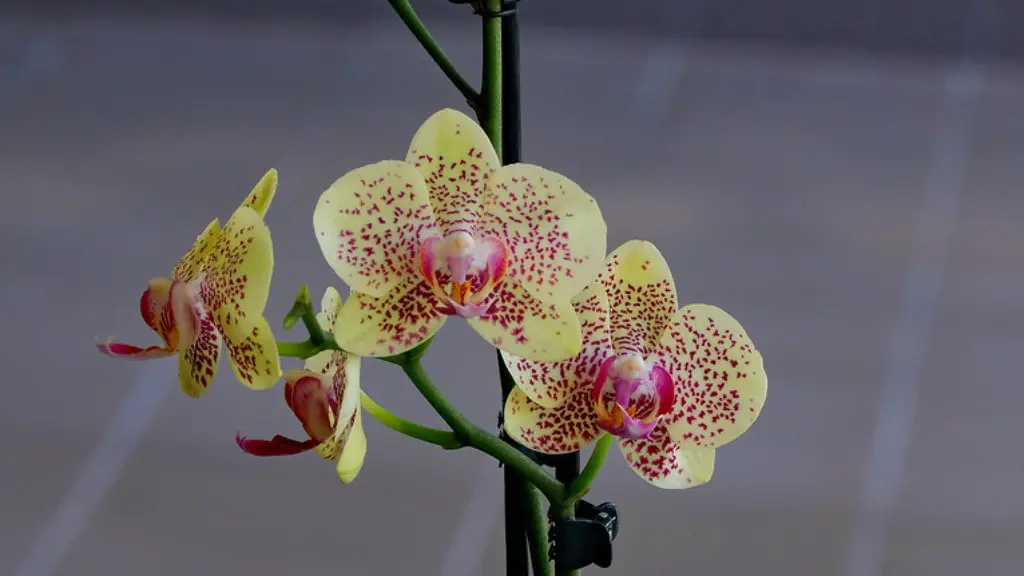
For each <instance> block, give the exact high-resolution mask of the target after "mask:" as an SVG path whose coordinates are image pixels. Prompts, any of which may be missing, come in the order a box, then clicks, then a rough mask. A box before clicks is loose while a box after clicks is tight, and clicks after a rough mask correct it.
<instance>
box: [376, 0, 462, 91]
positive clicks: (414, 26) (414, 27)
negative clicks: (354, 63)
mask: <svg viewBox="0 0 1024 576" xmlns="http://www.w3.org/2000/svg"><path fill="white" fill-rule="evenodd" d="M388 2H389V3H390V4H391V7H392V8H394V9H395V12H396V13H397V14H398V17H399V18H401V19H402V22H404V23H405V25H406V27H408V28H409V31H410V32H412V35H413V36H415V37H416V40H418V41H419V43H420V45H422V46H423V49H424V50H426V51H427V54H428V55H430V58H431V59H433V60H434V63H436V64H437V66H438V68H440V69H441V71H442V72H444V75H445V76H447V77H448V80H450V81H451V83H452V84H453V85H454V86H455V88H456V89H457V90H458V91H459V92H461V93H462V96H463V97H464V98H465V99H466V102H468V103H469V105H470V107H471V108H474V109H476V106H477V104H478V103H479V100H480V94H478V93H477V91H476V90H475V89H473V86H471V85H470V84H469V82H468V81H466V79H465V78H463V77H462V75H461V74H459V71H458V70H457V69H456V68H455V65H454V64H452V61H451V60H450V59H448V55H447V54H445V53H444V50H442V49H441V46H439V45H438V43H437V41H436V40H434V37H433V36H431V35H430V31H429V30H427V27H426V26H424V25H423V22H421V21H420V18H419V16H417V15H416V11H415V10H413V9H412V5H411V4H409V0H388Z"/></svg>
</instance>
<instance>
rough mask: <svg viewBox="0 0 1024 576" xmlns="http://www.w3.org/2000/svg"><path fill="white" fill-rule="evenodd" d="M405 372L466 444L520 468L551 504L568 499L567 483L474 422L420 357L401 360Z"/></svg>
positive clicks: (557, 505)
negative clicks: (441, 387) (444, 391)
mask: <svg viewBox="0 0 1024 576" xmlns="http://www.w3.org/2000/svg"><path fill="white" fill-rule="evenodd" d="M401 366H402V370H403V371H404V372H405V375H406V376H408V377H409V380H410V381H412V383H413V385H414V386H416V389H417V390H419V391H420V394H422V395H423V397H424V398H425V399H426V400H427V402H428V403H429V404H430V405H431V406H432V407H433V408H434V410H435V411H436V412H437V413H438V414H439V415H440V416H441V419H443V420H444V421H445V422H446V423H447V424H448V426H450V427H451V429H452V431H453V432H454V433H455V435H456V436H457V437H458V438H459V439H461V440H462V441H463V442H464V443H465V444H467V445H469V446H472V447H473V448H476V449H477V450H479V451H481V452H483V453H485V454H488V455H490V456H491V457H493V458H495V459H496V460H498V461H500V462H502V463H504V465H505V466H510V467H512V468H514V469H515V470H516V471H517V472H519V473H520V474H521V475H522V476H523V477H524V478H526V480H527V481H529V482H530V483H531V484H533V485H534V486H536V487H537V489H538V490H540V491H541V493H542V494H544V497H545V498H547V499H548V502H550V503H551V505H552V506H556V507H562V506H563V503H564V502H565V486H563V485H562V483H561V482H558V481H557V480H555V479H554V478H552V477H551V476H549V475H548V473H547V472H545V471H544V469H543V468H541V466H540V465H539V464H537V463H536V462H534V461H533V460H530V458H529V457H528V456H526V455H525V454H523V453H522V452H520V451H519V450H516V449H515V448H514V447H513V446H511V445H509V444H507V443H505V442H504V441H502V440H501V439H499V438H498V437H497V436H495V435H493V434H490V433H488V432H487V431H486V430H484V429H483V428H480V427H479V426H477V425H476V424H473V423H472V422H471V421H470V420H469V419H468V418H466V417H465V416H464V415H463V414H462V413H461V412H459V410H458V409H457V408H455V406H454V405H452V403H451V402H450V401H449V400H448V399H447V398H446V397H445V396H444V395H443V394H442V393H441V391H440V390H438V389H437V387H436V386H435V385H434V383H433V382H432V381H431V380H430V376H429V375H428V374H427V371H426V370H424V369H423V365H422V364H420V361H419V359H418V358H410V359H409V360H408V361H406V362H404V363H403V364H401Z"/></svg>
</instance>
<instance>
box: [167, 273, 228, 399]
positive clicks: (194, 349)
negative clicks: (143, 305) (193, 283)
mask: <svg viewBox="0 0 1024 576" xmlns="http://www.w3.org/2000/svg"><path fill="white" fill-rule="evenodd" d="M171 290H172V292H171V294H172V298H173V300H174V303H175V305H174V310H175V316H176V317H177V319H178V322H179V331H180V333H181V334H182V341H181V346H182V349H181V350H180V351H179V353H178V382H179V384H180V385H181V390H182V391H183V392H184V393H185V394H187V395H188V396H191V397H193V398H198V397H200V396H202V395H203V394H205V393H206V390H207V389H208V388H209V387H210V384H212V383H213V379H214V377H216V375H217V364H218V363H219V362H220V350H221V344H222V338H221V335H220V332H219V331H218V330H217V327H216V326H215V325H214V323H213V319H212V318H211V317H210V313H209V312H207V310H206V309H205V308H203V306H202V303H201V302H199V301H198V300H195V299H192V298H190V297H189V295H188V290H189V289H188V287H187V286H186V285H185V284H182V283H180V282H175V283H174V285H173V286H172V288H171Z"/></svg>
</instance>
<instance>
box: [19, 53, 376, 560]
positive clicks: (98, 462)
mask: <svg viewBox="0 0 1024 576" xmlns="http://www.w3.org/2000/svg"><path fill="white" fill-rule="evenodd" d="M34 45H35V43H33V46H34ZM348 69H349V70H353V69H355V70H364V69H365V67H361V66H359V65H358V64H357V65H355V66H350V67H349V68H348ZM333 101H334V100H333V99H331V98H328V99H325V100H324V103H325V104H327V105H329V104H330V103H331V102H333ZM323 109H327V108H315V109H314V110H316V111H315V112H311V113H310V114H309V116H308V117H306V118H304V119H302V120H301V121H300V122H299V126H300V128H299V130H298V131H297V136H296V138H295V139H293V140H292V142H291V143H290V145H289V146H288V147H289V148H294V146H295V145H296V144H297V143H298V142H303V141H306V140H308V139H311V138H314V137H316V136H310V135H311V134H314V133H316V132H320V131H323V130H325V123H324V122H323V118H322V116H319V115H318V114H317V113H318V112H321V111H322V110H323ZM287 156H288V153H287V152H286V153H285V154H284V157H282V158H279V164H281V168H284V167H286V166H289V165H292V164H293V163H291V162H286V161H285V160H289V158H288V157H287ZM298 161H299V162H301V161H302V159H301V158H298ZM226 361H227V360H226V359H222V362H226ZM172 365H173V366H176V362H166V361H160V360H149V361H147V362H146V364H145V365H144V366H143V367H142V368H141V369H140V370H139V374H138V376H137V377H136V379H135V382H134V384H133V385H132V388H131V390H130V391H129V392H128V394H127V396H125V397H124V399H123V400H122V402H121V404H120V406H119V407H118V410H117V413H116V414H115V416H114V419H113V420H112V421H111V422H110V424H109V425H108V426H107V430H106V432H105V434H104V436H103V438H102V440H101V441H100V442H99V444H97V446H96V448H95V449H94V450H93V452H92V453H91V454H90V455H89V458H88V460H87V461H86V464H85V466H84V468H83V469H82V471H81V473H79V475H78V476H77V477H76V478H75V480H74V483H73V484H72V486H71V488H70V489H69V490H68V492H67V493H66V494H65V495H64V498H63V500H61V502H60V503H59V504H58V505H57V507H56V508H55V509H54V512H53V514H52V515H51V516H50V519H49V520H48V521H47V523H46V525H45V526H44V528H43V529H42V531H41V532H40V533H39V535H38V536H37V537H36V539H35V541H34V542H33V544H32V546H31V548H30V549H29V552H28V554H27V555H26V557H25V559H24V560H23V561H22V563H21V565H20V566H19V568H18V569H17V570H16V571H15V576H52V575H53V574H55V573H56V572H57V570H58V569H59V568H60V565H61V563H62V562H63V560H64V559H65V558H66V557H67V555H68V554H69V553H70V552H71V550H72V548H73V546H74V544H75V542H76V541H77V539H78V537H79V536H81V534H82V533H83V532H85V530H86V529H87V528H88V526H89V523H90V521H91V519H92V515H93V514H95V512H96V511H97V510H98V509H99V507H100V505H101V504H102V502H103V500H104V499H105V498H106V495H107V493H108V492H109V491H110V489H111V488H112V487H113V486H114V484H116V482H117V480H118V478H119V477H120V474H121V472H122V471H123V470H124V468H125V466H126V464H127V462H128V460H129V458H130V457H131V455H132V453H133V452H134V450H135V448H136V447H137V446H138V444H139V443H140V442H141V440H142V438H143V437H144V436H145V434H146V432H147V430H148V429H149V426H150V425H151V424H152V421H153V420H154V418H155V417H156V414H157V412H158V411H159V409H160V407H161V406H162V404H163V402H164V400H166V398H167V397H168V395H169V392H170V391H171V390H172V389H173V388H175V386H174V383H175V382H176V381H177V379H176V378H175V377H174V369H173V367H172ZM165 380H166V381H165Z"/></svg>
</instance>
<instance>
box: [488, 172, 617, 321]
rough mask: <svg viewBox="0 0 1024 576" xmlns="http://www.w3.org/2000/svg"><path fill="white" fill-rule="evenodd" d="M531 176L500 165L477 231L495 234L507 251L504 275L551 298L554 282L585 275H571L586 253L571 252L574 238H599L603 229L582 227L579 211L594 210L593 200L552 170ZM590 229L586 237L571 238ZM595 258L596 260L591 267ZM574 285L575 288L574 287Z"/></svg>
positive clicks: (596, 240) (564, 281)
mask: <svg viewBox="0 0 1024 576" xmlns="http://www.w3.org/2000/svg"><path fill="white" fill-rule="evenodd" d="M545 172H546V171H545ZM546 173H547V174H548V175H547V176H543V175H537V176H535V177H531V176H527V175H526V174H522V173H516V172H515V166H511V167H505V168H502V171H501V172H499V175H501V177H497V178H495V179H494V180H493V182H492V183H491V186H490V188H489V189H488V191H487V196H485V197H484V214H482V215H481V220H480V230H481V233H482V234H493V235H495V236H497V237H498V238H499V239H500V240H501V241H502V242H504V244H505V246H506V247H507V248H508V250H509V254H510V258H509V265H508V270H507V272H506V274H507V275H508V277H510V278H513V279H515V280H516V281H517V282H519V284H520V285H522V286H523V287H524V288H526V289H527V290H528V291H530V292H531V293H532V294H533V295H535V296H536V297H538V298H540V299H542V300H545V301H551V300H552V299H553V298H554V287H555V286H557V285H559V284H561V283H566V282H572V283H576V282H578V284H577V286H582V285H583V284H585V283H586V282H588V281H589V280H590V278H576V277H575V274H576V270H577V269H578V267H579V266H581V265H583V264H585V263H586V262H587V261H588V257H584V256H581V255H580V254H578V253H575V251H574V249H573V243H574V242H575V243H577V244H579V243H580V242H590V243H598V242H600V243H601V250H600V251H601V252H602V254H601V258H603V257H604V254H603V250H604V248H603V247H604V244H603V243H604V241H605V239H604V236H603V235H604V234H605V231H604V229H601V230H589V229H581V226H580V225H579V223H577V222H574V220H575V219H576V218H577V215H578V214H582V213H589V212H591V211H596V203H595V202H594V199H593V198H590V197H589V196H587V195H586V194H584V193H582V192H578V191H577V190H576V189H575V188H573V189H570V188H569V187H568V186H566V185H565V183H564V182H563V180H564V178H563V177H561V176H559V175H558V174H555V173H553V172H546ZM581 232H582V233H589V234H590V235H591V237H590V238H586V239H581V238H572V237H571V235H572V234H577V233H581ZM597 264H598V263H595V266H596V265H597ZM577 289H578V288H577Z"/></svg>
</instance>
